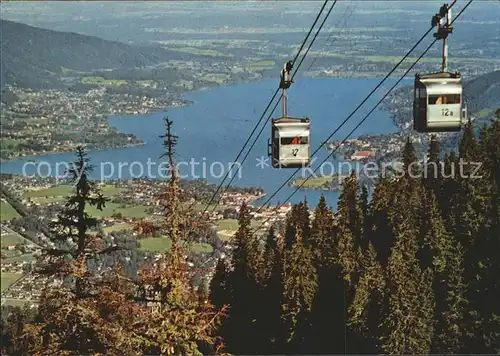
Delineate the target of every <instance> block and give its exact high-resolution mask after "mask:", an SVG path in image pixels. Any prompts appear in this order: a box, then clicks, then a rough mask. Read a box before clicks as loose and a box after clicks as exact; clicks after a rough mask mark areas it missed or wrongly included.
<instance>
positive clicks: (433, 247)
mask: <svg viewBox="0 0 500 356" xmlns="http://www.w3.org/2000/svg"><path fill="white" fill-rule="evenodd" d="M422 206H423V209H422V213H423V216H422V224H421V226H420V235H421V242H420V244H421V248H422V254H421V264H422V268H424V269H425V268H431V269H432V270H433V276H434V281H433V289H434V293H435V301H436V305H435V312H434V315H435V331H434V338H433V346H432V351H433V352H436V353H447V354H448V353H455V352H458V351H460V350H462V349H463V347H464V341H465V334H466V325H465V316H466V312H467V300H466V299H465V292H466V284H465V281H464V276H463V273H464V271H463V251H462V248H461V246H460V244H459V243H458V242H457V241H455V240H454V239H453V237H452V236H451V235H450V234H449V233H448V232H447V231H446V229H445V227H444V223H443V220H442V218H441V215H440V213H439V208H438V204H437V199H436V197H435V195H434V193H433V192H432V191H431V192H429V193H428V194H423V195H422Z"/></svg>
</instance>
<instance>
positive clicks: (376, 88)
mask: <svg viewBox="0 0 500 356" xmlns="http://www.w3.org/2000/svg"><path fill="white" fill-rule="evenodd" d="M456 1H457V0H455V1H453V3H452V4H451V6H450V8H451V7H452V6H453V5H454V4H455V3H456ZM433 29H434V26H433V27H431V28H429V29H428V30H427V31H426V32H425V34H424V35H423V36H422V37H421V38H420V39H419V40H418V41H417V43H415V45H413V47H412V48H411V49H410V50H409V51H408V52H407V53H406V54H405V56H404V57H403V58H401V60H400V61H399V62H398V63H397V64H396V65H395V66H394V68H392V69H391V71H390V72H389V73H388V74H387V75H386V76H385V77H384V79H382V80H381V81H380V82H379V83H378V84H377V86H376V87H375V88H373V90H372V91H371V92H370V93H369V94H368V95H367V96H366V97H365V98H364V99H363V101H362V102H361V103H360V104H359V105H358V106H357V107H356V108H355V109H354V110H353V111H352V112H351V113H350V114H349V116H347V118H346V119H345V120H344V121H342V123H341V124H340V125H339V126H338V127H337V128H336V129H335V131H333V132H332V134H331V135H330V136H328V137H327V138H326V139H325V140H323V142H322V143H321V144H320V145H319V147H318V148H317V149H316V150H315V151H314V152H313V153H312V154H311V158H312V157H313V156H314V155H315V154H316V153H318V152H319V150H320V149H321V148H322V147H323V146H324V145H325V144H326V142H328V140H330V139H331V138H332V137H333V136H334V135H335V134H336V133H337V132H338V131H339V130H340V129H341V128H342V126H344V125H345V124H346V123H347V121H349V119H350V118H351V117H352V116H353V115H354V114H355V113H356V112H357V111H358V110H359V109H360V108H361V107H362V106H363V105H364V104H365V103H366V102H367V101H368V99H369V98H370V97H371V96H372V95H373V94H374V93H375V91H377V90H378V88H380V86H382V84H383V83H384V82H385V81H386V80H387V79H388V78H389V77H390V76H391V74H392V73H394V71H395V70H396V69H397V68H398V67H399V66H400V65H401V63H403V62H404V61H405V60H406V58H408V56H409V55H410V54H411V52H413V50H415V48H417V46H418V45H419V44H420V43H421V42H422V41H423V40H424V39H425V37H427V35H428V34H429V33H430V32H431V31H432V30H433ZM301 169H302V168H297V170H296V171H295V172H294V173H292V175H291V176H290V177H289V178H288V179H287V180H286V181H285V182H284V183H283V184H282V185H281V186H280V187H279V188H278V189H277V190H276V191H275V192H274V193H273V194H272V195H271V196H270V197H269V198H268V199H267V200H266V201H265V202H264V204H262V206H261V208H260V209H259V210H257V212H260V211H261V210H262V208H264V206H265V205H266V204H267V203H269V202H270V201H271V200H272V199H273V198H274V197H275V196H276V194H278V193H279V191H280V190H281V189H283V187H284V186H285V185H287V184H288V183H289V182H290V181H291V180H292V179H293V177H294V176H295V175H296V174H297V173H298V172H299V171H300V170H301Z"/></svg>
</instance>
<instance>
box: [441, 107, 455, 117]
mask: <svg viewBox="0 0 500 356" xmlns="http://www.w3.org/2000/svg"><path fill="white" fill-rule="evenodd" d="M441 116H453V111H450V109H441Z"/></svg>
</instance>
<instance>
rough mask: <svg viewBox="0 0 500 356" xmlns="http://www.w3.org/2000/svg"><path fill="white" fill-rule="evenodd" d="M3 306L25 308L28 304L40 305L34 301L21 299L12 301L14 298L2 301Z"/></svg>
mask: <svg viewBox="0 0 500 356" xmlns="http://www.w3.org/2000/svg"><path fill="white" fill-rule="evenodd" d="M2 303H3V304H2V306H11V307H21V308H22V307H23V306H24V305H25V304H26V303H33V304H38V303H35V302H34V301H33V300H20V299H12V298H5V299H2Z"/></svg>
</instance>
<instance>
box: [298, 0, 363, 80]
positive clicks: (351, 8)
mask: <svg viewBox="0 0 500 356" xmlns="http://www.w3.org/2000/svg"><path fill="white" fill-rule="evenodd" d="M357 1H359V0H356V1H351V2H350V3H349V5H348V8H347V9H346V11H345V12H344V15H343V16H342V19H340V20H339V21H338V22H337V25H336V26H335V28H338V27H340V33H339V35H342V34H343V32H344V29H345V27H346V25H347V22H348V18H349V17H350V16H352V13H353V12H354V10H355V9H356V7H357ZM348 13H349V14H348ZM340 24H342V26H339V25H340ZM333 34H334V32H333V31H332V32H331V33H330V35H328V38H327V39H326V41H325V44H324V46H323V47H322V50H323V49H325V48H326V47H331V46H332V45H333V44H334V43H335V41H336V39H337V38H332V37H333ZM317 60H318V57H314V58H313V60H312V61H311V64H309V67H308V68H307V70H306V72H309V71H310V70H311V68H312V67H313V66H314V64H315V63H316V61H317Z"/></svg>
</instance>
